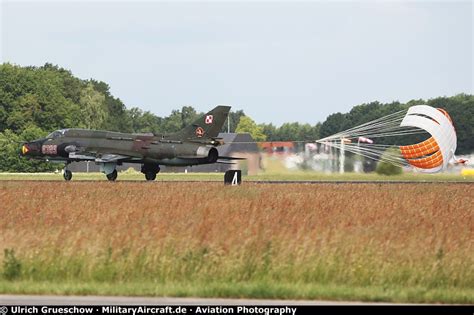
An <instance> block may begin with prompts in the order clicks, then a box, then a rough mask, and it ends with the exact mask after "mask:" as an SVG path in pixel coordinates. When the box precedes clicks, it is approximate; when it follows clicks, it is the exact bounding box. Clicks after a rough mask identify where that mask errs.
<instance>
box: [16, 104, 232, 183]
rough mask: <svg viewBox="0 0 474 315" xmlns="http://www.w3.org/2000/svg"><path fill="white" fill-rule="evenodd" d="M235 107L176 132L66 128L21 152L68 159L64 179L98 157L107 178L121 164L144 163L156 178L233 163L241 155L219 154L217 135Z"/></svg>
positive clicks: (218, 109)
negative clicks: (164, 169)
mask: <svg viewBox="0 0 474 315" xmlns="http://www.w3.org/2000/svg"><path fill="white" fill-rule="evenodd" d="M229 110H230V106H217V107H216V108H214V109H213V110H211V111H210V112H208V113H207V114H205V115H203V116H202V117H200V118H199V119H197V120H196V121H195V122H194V123H193V124H191V125H189V126H187V127H185V128H184V129H182V130H181V131H178V132H176V133H172V134H152V133H145V134H138V133H132V134H130V133H120V132H112V131H103V130H86V129H73V128H71V129H61V130H56V131H54V132H52V133H51V134H49V135H48V136H47V137H46V138H44V139H38V140H34V141H31V142H26V143H23V145H22V146H21V153H20V155H21V156H24V157H27V158H33V159H43V160H47V161H53V162H65V163H66V167H65V169H64V173H63V175H64V179H65V180H67V181H69V180H71V178H72V172H71V171H70V170H69V169H68V165H69V164H70V163H71V162H80V161H93V162H95V163H96V164H99V165H100V171H101V172H102V173H104V174H105V175H106V176H107V179H108V180H110V181H114V180H116V179H117V170H116V167H117V165H121V164H122V163H125V162H126V163H138V164H141V172H142V173H143V174H145V178H146V179H147V180H150V181H152V180H155V178H156V174H158V173H159V172H160V165H170V166H189V165H198V164H211V163H216V162H217V163H229V161H230V160H238V159H240V158H235V157H225V156H219V153H218V151H217V149H216V147H217V146H219V145H222V144H223V143H224V142H223V141H222V139H221V138H217V136H218V134H219V132H220V130H221V129H222V126H223V124H224V122H225V120H226V118H227V115H228V114H229Z"/></svg>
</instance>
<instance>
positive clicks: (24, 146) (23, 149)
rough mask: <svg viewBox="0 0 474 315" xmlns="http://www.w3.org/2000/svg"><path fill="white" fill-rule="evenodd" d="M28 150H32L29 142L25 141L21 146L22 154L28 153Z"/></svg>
mask: <svg viewBox="0 0 474 315" xmlns="http://www.w3.org/2000/svg"><path fill="white" fill-rule="evenodd" d="M28 152H30V148H29V147H28V143H23V145H22V146H21V155H26V154H27V153H28Z"/></svg>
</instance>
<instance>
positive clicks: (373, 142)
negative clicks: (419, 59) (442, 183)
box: [317, 105, 457, 173]
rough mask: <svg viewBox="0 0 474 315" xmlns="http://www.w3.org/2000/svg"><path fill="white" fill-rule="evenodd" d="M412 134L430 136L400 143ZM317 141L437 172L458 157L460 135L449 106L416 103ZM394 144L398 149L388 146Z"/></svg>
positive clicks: (362, 154) (376, 158)
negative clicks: (455, 155) (458, 137)
mask: <svg viewBox="0 0 474 315" xmlns="http://www.w3.org/2000/svg"><path fill="white" fill-rule="evenodd" d="M411 135H417V136H418V137H420V136H423V135H424V136H425V138H426V139H425V140H423V141H421V142H417V143H411V144H403V145H402V144H401V143H398V144H397V143H396V142H403V141H402V140H403V139H404V138H405V140H407V139H412V138H410V137H412V136H411ZM377 138H379V139H377ZM389 139H393V141H392V142H394V143H390V140H389ZM317 142H318V143H321V144H325V145H328V146H330V147H335V148H338V149H340V150H343V151H348V152H352V153H354V154H358V155H361V156H364V157H367V158H370V159H373V160H381V161H385V162H388V163H392V164H395V165H397V166H411V167H413V168H415V169H416V170H418V171H421V172H427V173H434V172H438V171H441V170H443V169H445V168H446V167H447V165H448V163H449V161H450V160H452V159H454V152H455V151H456V142H457V138H456V131H455V129H454V126H453V123H452V121H451V118H450V117H449V115H448V113H447V112H446V111H445V110H443V109H441V108H433V107H431V106H427V105H416V106H412V107H409V108H408V110H404V111H400V112H396V113H393V114H390V115H387V116H384V117H382V118H379V119H376V120H373V121H370V122H367V123H365V124H362V125H360V126H357V127H354V128H351V129H348V130H346V131H342V132H339V133H337V134H335V135H332V136H329V137H326V138H323V139H320V140H318V141H317ZM388 143H390V144H388ZM392 147H395V148H398V150H388V149H389V148H392Z"/></svg>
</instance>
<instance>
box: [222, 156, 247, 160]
mask: <svg viewBox="0 0 474 315" xmlns="http://www.w3.org/2000/svg"><path fill="white" fill-rule="evenodd" d="M217 159H218V160H246V159H247V158H241V157H233V156H219V157H218V158H217Z"/></svg>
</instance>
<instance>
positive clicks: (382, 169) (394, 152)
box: [375, 147, 403, 175]
mask: <svg viewBox="0 0 474 315" xmlns="http://www.w3.org/2000/svg"><path fill="white" fill-rule="evenodd" d="M394 156H395V157H400V156H401V153H400V149H398V147H393V148H388V149H387V150H386V151H385V152H384V154H383V155H382V159H383V158H389V157H390V158H393V157H394ZM375 172H376V173H377V174H379V175H399V174H402V173H403V170H402V168H401V167H400V166H397V165H394V164H392V163H389V162H386V161H385V160H380V161H379V162H378V163H377V167H376V169H375Z"/></svg>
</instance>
